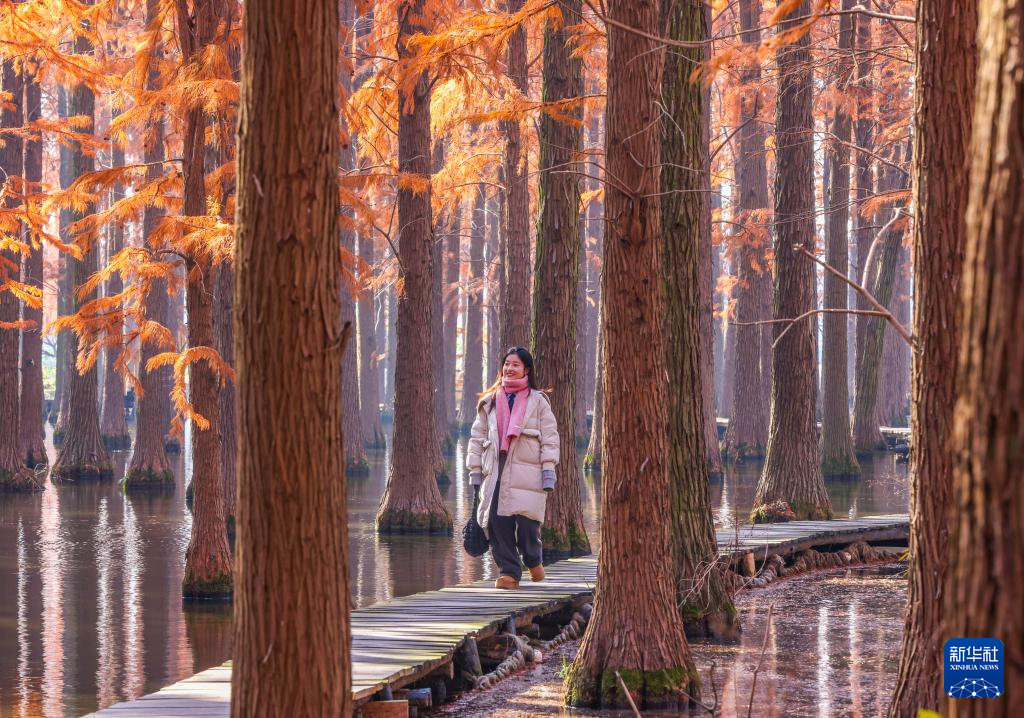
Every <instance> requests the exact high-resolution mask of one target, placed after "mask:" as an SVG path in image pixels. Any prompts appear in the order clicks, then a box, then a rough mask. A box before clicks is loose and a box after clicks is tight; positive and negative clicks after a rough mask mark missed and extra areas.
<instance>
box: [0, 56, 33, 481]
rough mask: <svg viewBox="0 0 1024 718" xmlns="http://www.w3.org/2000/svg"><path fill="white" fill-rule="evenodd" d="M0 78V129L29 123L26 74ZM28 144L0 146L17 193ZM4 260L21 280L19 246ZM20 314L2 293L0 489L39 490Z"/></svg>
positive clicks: (6, 68)
mask: <svg viewBox="0 0 1024 718" xmlns="http://www.w3.org/2000/svg"><path fill="white" fill-rule="evenodd" d="M0 82H2V83H3V91H4V92H5V93H9V94H10V99H8V100H6V101H5V103H4V105H3V107H2V108H0V128H3V129H4V130H7V129H13V128H20V127H21V126H22V125H23V124H24V123H25V112H24V107H25V104H24V103H25V78H24V76H23V75H21V74H19V73H17V72H16V71H15V68H14V61H13V60H9V59H5V60H4V61H3V67H2V69H0ZM24 148H25V144H24V142H23V140H22V139H21V138H20V137H17V136H15V135H11V134H7V133H5V137H4V145H3V147H0V171H2V172H3V176H4V180H5V183H6V185H7V186H6V189H8V190H9V191H17V190H16V189H15V188H14V186H13V183H12V182H11V181H10V179H9V178H11V177H24V176H25V155H24ZM0 208H2V209H4V210H7V211H11V212H14V211H17V200H16V199H15V198H14V197H9V196H5V197H3V199H2V202H0ZM19 230H20V227H19ZM20 234H21V232H20V231H18V232H17V233H16V235H15V236H16V237H17V238H18V239H20V236H19V235H20ZM0 259H2V260H3V268H2V269H0V276H4V277H5V278H9V279H11V280H13V281H18V280H20V276H19V275H20V272H19V271H18V267H19V264H20V256H19V254H18V252H17V250H16V249H13V248H12V249H5V250H4V251H3V252H0ZM18 314H19V301H18V297H17V296H15V294H14V293H13V292H11V291H9V290H6V289H5V290H3V291H0V322H4V323H6V324H7V326H6V327H3V326H0V492H5V491H38V490H40V489H42V488H43V487H42V486H41V485H40V484H38V483H37V482H36V481H35V477H34V476H33V475H32V472H31V471H30V470H29V469H28V468H27V467H26V466H25V464H24V462H23V461H22V457H21V453H20V451H19V438H20V437H19V431H18V421H19V418H20V417H19V414H18V412H19V405H18V346H19V343H20V339H21V336H20V335H21V330H20V329H18V328H17V323H18ZM11 325H13V326H11Z"/></svg>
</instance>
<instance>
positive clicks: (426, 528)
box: [376, 509, 453, 536]
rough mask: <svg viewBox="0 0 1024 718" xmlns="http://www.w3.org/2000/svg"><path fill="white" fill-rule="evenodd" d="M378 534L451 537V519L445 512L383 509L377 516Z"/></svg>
mask: <svg viewBox="0 0 1024 718" xmlns="http://www.w3.org/2000/svg"><path fill="white" fill-rule="evenodd" d="M376 525H377V533H379V534H431V535H439V536H451V535H452V533H453V531H452V517H451V516H449V515H448V512H447V511H435V512H430V511H422V512H420V511H407V510H403V509H385V510H384V511H381V512H379V513H378V514H377V520H376Z"/></svg>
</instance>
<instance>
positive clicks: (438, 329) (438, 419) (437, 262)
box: [430, 139, 455, 486]
mask: <svg viewBox="0 0 1024 718" xmlns="http://www.w3.org/2000/svg"><path fill="white" fill-rule="evenodd" d="M443 167H444V142H443V141H441V140H440V139H438V141H437V142H435V143H434V173H438V172H440V171H441V170H442V169H443ZM447 225H448V218H447V217H446V216H445V213H443V212H441V213H439V214H438V217H437V225H436V226H435V227H434V230H433V232H432V238H431V243H430V254H431V264H432V269H431V281H430V303H431V304H432V305H433V307H432V316H433V321H432V322H431V325H430V353H431V361H432V363H433V366H434V367H435V377H434V393H433V397H432V398H433V404H434V438H435V440H434V474H435V475H436V476H437V480H438V482H439V483H440V484H441V485H442V486H446V485H448V484H450V483H451V479H450V477H449V476H448V466H447V463H446V461H445V457H448V456H452V455H453V454H454V453H455V443H454V442H453V441H452V437H451V435H450V434H449V433H448V404H449V403H451V400H452V399H451V397H450V396H449V391H448V377H446V376H445V375H444V298H443V297H444V286H443V285H444V247H445V235H446V234H447Z"/></svg>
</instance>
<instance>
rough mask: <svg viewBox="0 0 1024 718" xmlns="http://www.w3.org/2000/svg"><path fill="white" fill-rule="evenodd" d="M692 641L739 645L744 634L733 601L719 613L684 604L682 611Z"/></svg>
mask: <svg viewBox="0 0 1024 718" xmlns="http://www.w3.org/2000/svg"><path fill="white" fill-rule="evenodd" d="M680 614H681V615H682V617H683V623H684V627H685V629H686V638H687V640H690V641H695V640H702V641H710V642H713V643H737V642H738V641H739V640H740V636H741V634H742V632H743V631H742V626H741V624H740V617H739V613H738V612H737V611H736V606H735V605H734V604H733V602H732V600H729V601H728V603H727V604H726V605H725V606H724V607H723V608H722V609H721V610H718V611H710V612H709V611H706V610H704V609H703V608H702V607H700V606H696V605H693V604H684V605H683V607H682V609H681V610H680Z"/></svg>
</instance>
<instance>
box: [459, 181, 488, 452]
mask: <svg viewBox="0 0 1024 718" xmlns="http://www.w3.org/2000/svg"><path fill="white" fill-rule="evenodd" d="M484 207H485V204H484V187H483V185H478V186H477V189H476V201H475V202H474V203H473V214H472V217H473V219H472V222H471V229H470V235H469V288H468V289H469V291H468V293H467V295H466V331H465V333H464V334H463V343H462V425H463V428H464V429H465V431H467V432H468V431H469V427H470V426H471V425H472V423H473V419H474V417H476V405H477V402H478V401H480V396H479V395H480V392H482V391H483V386H484V381H485V380H484V374H483V372H484V368H483V366H484V341H483V303H484V298H483V291H482V290H483V286H482V283H483V277H484V273H483V266H484V226H485V222H486V217H485V215H484Z"/></svg>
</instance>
